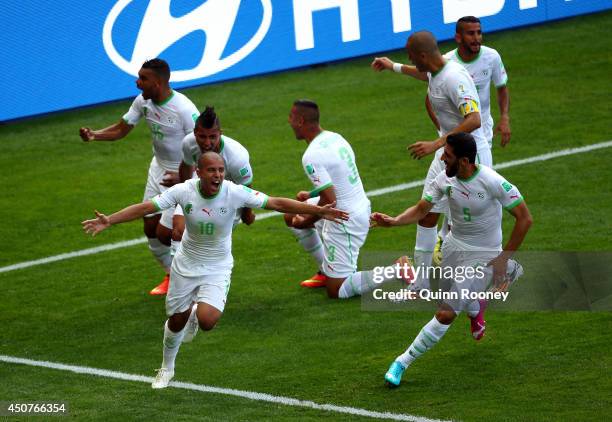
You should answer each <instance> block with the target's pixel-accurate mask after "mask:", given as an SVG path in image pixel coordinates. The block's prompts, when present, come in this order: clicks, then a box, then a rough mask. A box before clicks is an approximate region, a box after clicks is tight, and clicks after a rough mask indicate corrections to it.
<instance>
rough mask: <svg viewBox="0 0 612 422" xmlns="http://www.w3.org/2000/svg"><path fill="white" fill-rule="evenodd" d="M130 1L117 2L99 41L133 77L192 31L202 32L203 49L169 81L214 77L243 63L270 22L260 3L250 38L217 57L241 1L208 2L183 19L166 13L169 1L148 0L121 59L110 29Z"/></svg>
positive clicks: (266, 2) (264, 1)
mask: <svg viewBox="0 0 612 422" xmlns="http://www.w3.org/2000/svg"><path fill="white" fill-rule="evenodd" d="M132 1H134V0H119V1H118V2H117V3H116V4H115V5H114V6H113V8H112V9H111V11H110V13H109V14H108V16H107V17H106V20H105V22H104V28H103V31H102V42H103V44H104V50H106V54H107V55H108V57H109V58H110V59H111V61H112V62H113V63H114V64H115V65H116V66H117V67H119V68H120V69H122V70H123V71H125V72H127V73H129V74H130V75H133V76H137V75H138V70H140V67H141V66H142V63H143V62H144V61H146V60H149V59H152V58H154V57H157V56H158V55H159V54H160V53H162V52H163V51H164V50H166V49H167V48H168V47H170V46H171V45H173V44H174V43H176V42H177V41H179V40H181V39H182V38H183V37H185V36H186V35H188V34H190V33H192V32H194V31H204V32H205V33H206V46H205V48H204V51H202V52H197V53H196V52H193V54H201V59H200V62H199V63H198V64H197V65H196V66H195V67H193V68H192V69H188V70H175V71H173V72H172V77H171V80H172V81H174V82H181V81H189V80H193V79H199V78H203V77H205V76H210V75H214V74H215V73H218V72H221V71H222V70H225V69H227V68H229V67H231V66H233V65H235V64H236V63H238V62H239V61H241V60H243V59H244V58H245V57H247V56H248V55H249V54H251V53H252V52H253V50H255V49H256V48H257V46H258V45H259V44H260V43H261V42H262V40H263V38H264V37H265V36H266V34H267V32H268V30H269V29H270V23H271V22H272V2H271V0H260V1H261V5H262V7H263V16H262V20H261V24H260V25H259V28H258V29H257V31H256V32H255V34H254V35H253V36H252V38H251V39H250V40H249V41H248V42H247V43H246V44H244V45H243V46H242V47H240V48H239V49H238V50H237V51H234V52H233V53H232V54H230V55H228V56H226V57H224V58H223V59H222V58H221V55H222V54H223V51H224V49H225V47H226V46H227V43H228V40H229V38H230V35H231V34H232V30H233V28H234V24H235V22H236V16H237V15H238V9H239V8H240V3H241V0H208V1H206V2H205V3H204V4H202V5H200V6H198V7H197V8H196V9H194V10H192V11H191V12H189V13H187V14H186V15H184V16H181V17H178V18H175V17H173V16H172V15H171V14H170V2H171V0H151V1H150V2H149V5H148V6H147V9H146V11H145V14H144V17H143V19H142V22H141V24H140V28H139V29H138V35H137V36H136V42H135V43H134V50H133V52H132V57H131V59H130V60H129V61H128V60H126V59H125V58H124V57H123V56H121V55H120V54H119V53H118V52H117V49H116V48H115V44H114V43H113V35H112V32H113V27H114V25H115V22H116V21H117V18H118V17H119V16H120V15H121V12H122V11H123V10H124V9H125V8H126V7H127V6H128V5H129V4H130V3H132Z"/></svg>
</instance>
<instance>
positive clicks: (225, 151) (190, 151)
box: [183, 132, 253, 185]
mask: <svg viewBox="0 0 612 422" xmlns="http://www.w3.org/2000/svg"><path fill="white" fill-rule="evenodd" d="M220 147H221V151H219V155H220V156H221V157H222V158H223V162H224V163H225V179H226V180H231V181H232V182H234V183H236V184H237V185H250V184H251V183H253V170H252V168H251V163H250V162H249V152H248V151H247V149H246V148H245V147H243V146H242V144H240V142H238V141H236V140H234V139H232V138H230V137H227V136H225V135H221V141H220ZM201 156H202V150H201V149H200V147H199V145H198V143H197V141H196V138H195V135H194V134H193V132H192V133H190V134H189V135H187V136H185V138H183V162H184V163H185V164H187V165H188V166H196V165H197V164H198V160H199V159H200V157H201Z"/></svg>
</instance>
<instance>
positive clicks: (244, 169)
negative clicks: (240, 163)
mask: <svg viewBox="0 0 612 422" xmlns="http://www.w3.org/2000/svg"><path fill="white" fill-rule="evenodd" d="M248 172H249V169H248V168H246V167H242V168H241V169H240V175H241V176H242V177H244V176H246V174H247V173H248Z"/></svg>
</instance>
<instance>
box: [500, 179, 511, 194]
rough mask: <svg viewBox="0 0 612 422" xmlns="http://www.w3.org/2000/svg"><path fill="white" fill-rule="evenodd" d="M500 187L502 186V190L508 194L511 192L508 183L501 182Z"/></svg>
mask: <svg viewBox="0 0 612 422" xmlns="http://www.w3.org/2000/svg"><path fill="white" fill-rule="evenodd" d="M501 186H502V188H504V190H505V191H506V192H510V191H511V190H512V188H513V186H512V185H511V184H510V183H508V182H506V181H504V182H502V184H501Z"/></svg>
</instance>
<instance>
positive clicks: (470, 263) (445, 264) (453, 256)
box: [440, 238, 499, 314]
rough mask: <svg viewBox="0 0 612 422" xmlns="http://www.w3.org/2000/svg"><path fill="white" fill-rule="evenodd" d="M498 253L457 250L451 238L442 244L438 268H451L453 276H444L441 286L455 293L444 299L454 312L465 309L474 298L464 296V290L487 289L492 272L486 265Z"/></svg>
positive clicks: (477, 290)
mask: <svg viewBox="0 0 612 422" xmlns="http://www.w3.org/2000/svg"><path fill="white" fill-rule="evenodd" d="M447 239H448V238H447ZM498 255H499V251H465V250H459V249H457V248H455V247H454V245H453V242H452V240H449V241H445V242H444V243H443V244H442V263H441V264H440V268H441V270H442V271H446V269H447V268H453V269H454V277H452V278H444V279H443V280H442V281H441V287H442V289H443V290H445V291H450V292H453V293H455V294H456V298H453V299H446V300H444V302H445V303H446V304H448V305H449V306H451V307H452V308H453V310H454V311H455V313H457V314H458V313H459V312H461V311H463V310H465V309H466V307H467V305H468V304H470V303H471V302H473V301H474V299H469V298H464V297H463V296H464V293H465V292H484V291H485V290H486V289H487V287H488V285H489V283H490V282H491V279H492V277H493V272H492V268H491V267H486V265H487V264H488V263H489V261H491V260H492V259H493V258H495V257H497V256H498ZM478 268H480V270H478ZM443 274H444V273H443Z"/></svg>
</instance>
